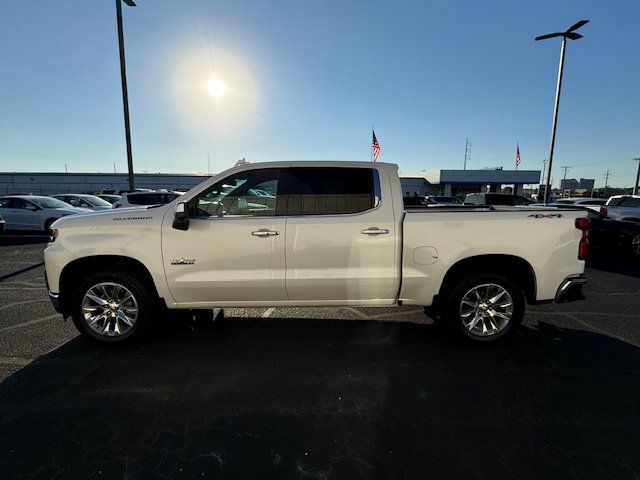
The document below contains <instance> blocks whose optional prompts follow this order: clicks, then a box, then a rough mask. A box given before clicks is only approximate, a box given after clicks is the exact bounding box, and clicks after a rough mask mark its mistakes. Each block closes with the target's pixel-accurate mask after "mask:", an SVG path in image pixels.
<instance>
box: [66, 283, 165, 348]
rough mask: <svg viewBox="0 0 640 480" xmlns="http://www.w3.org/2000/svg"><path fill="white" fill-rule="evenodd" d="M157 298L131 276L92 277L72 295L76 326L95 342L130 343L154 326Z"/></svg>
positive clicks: (79, 285) (73, 315)
mask: <svg viewBox="0 0 640 480" xmlns="http://www.w3.org/2000/svg"><path fill="white" fill-rule="evenodd" d="M153 298H154V297H153V294H152V293H151V291H150V289H149V288H148V286H147V285H146V284H145V282H142V281H140V279H139V278H138V277H137V276H135V275H132V274H130V273H128V272H125V271H103V272H96V273H90V274H89V275H87V276H86V277H85V278H84V279H83V280H82V281H81V282H80V283H79V284H78V285H77V286H76V288H75V290H74V292H73V293H72V295H71V299H72V308H73V310H72V317H73V322H74V324H75V325H76V328H77V329H78V330H79V331H80V333H82V334H84V335H85V336H87V337H89V338H90V339H92V340H97V341H100V342H104V343H124V342H130V341H132V340H133V339H135V338H137V337H139V336H140V334H141V333H142V331H143V330H144V329H145V327H146V326H147V324H148V323H150V321H151V318H152V317H153V314H154V311H155V309H154V301H153Z"/></svg>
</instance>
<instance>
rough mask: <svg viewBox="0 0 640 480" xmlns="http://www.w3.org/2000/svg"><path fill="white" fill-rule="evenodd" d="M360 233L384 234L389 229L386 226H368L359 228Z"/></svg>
mask: <svg viewBox="0 0 640 480" xmlns="http://www.w3.org/2000/svg"><path fill="white" fill-rule="evenodd" d="M360 233H362V234H363V235H386V234H387V233H389V230H387V229H386V228H378V227H369V228H365V229H364V230H361V231H360Z"/></svg>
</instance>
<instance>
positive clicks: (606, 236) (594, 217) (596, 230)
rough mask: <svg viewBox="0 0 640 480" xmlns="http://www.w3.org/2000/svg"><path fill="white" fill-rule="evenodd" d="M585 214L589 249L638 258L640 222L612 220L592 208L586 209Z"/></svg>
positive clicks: (639, 255)
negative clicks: (587, 223) (587, 219)
mask: <svg viewBox="0 0 640 480" xmlns="http://www.w3.org/2000/svg"><path fill="white" fill-rule="evenodd" d="M587 216H588V217H589V219H590V220H591V223H590V225H589V248H590V249H594V250H599V251H607V253H621V254H623V255H625V256H626V255H630V256H632V257H635V258H640V223H638V222H625V221H619V220H614V219H612V218H607V217H605V216H604V215H602V214H601V213H599V212H596V211H594V210H587Z"/></svg>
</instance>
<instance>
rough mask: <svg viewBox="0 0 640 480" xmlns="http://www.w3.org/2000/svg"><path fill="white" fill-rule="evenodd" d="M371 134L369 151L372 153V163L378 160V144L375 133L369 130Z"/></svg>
mask: <svg viewBox="0 0 640 480" xmlns="http://www.w3.org/2000/svg"><path fill="white" fill-rule="evenodd" d="M371 133H372V134H373V138H372V139H371V151H372V152H373V161H374V162H375V161H376V160H378V155H380V144H379V143H378V139H377V138H376V132H374V131H373V129H372V130H371Z"/></svg>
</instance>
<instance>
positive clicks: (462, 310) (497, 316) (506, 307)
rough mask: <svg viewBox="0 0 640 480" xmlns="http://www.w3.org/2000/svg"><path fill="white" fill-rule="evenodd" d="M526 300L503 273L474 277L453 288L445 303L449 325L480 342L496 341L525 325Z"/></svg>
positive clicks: (464, 278)
mask: <svg viewBox="0 0 640 480" xmlns="http://www.w3.org/2000/svg"><path fill="white" fill-rule="evenodd" d="M524 309H525V297H524V293H523V291H522V288H520V287H519V286H518V285H517V284H516V283H515V282H513V281H512V280H511V279H510V278H509V277H507V276H505V275H502V274H470V275H467V276H465V277H463V278H461V279H460V280H459V281H457V282H455V283H454V284H453V285H452V288H451V289H450V291H449V294H448V295H447V297H446V300H445V303H444V309H443V310H444V311H443V317H444V319H445V320H446V322H447V324H448V325H450V326H451V327H453V329H454V330H456V331H457V332H458V333H460V334H462V335H463V336H464V337H466V338H468V339H470V340H473V341H476V342H493V341H496V340H498V339H500V338H503V337H505V336H507V335H509V334H510V333H511V332H513V331H514V330H516V329H517V328H518V326H519V325H520V324H521V323H522V319H523V317H524Z"/></svg>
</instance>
